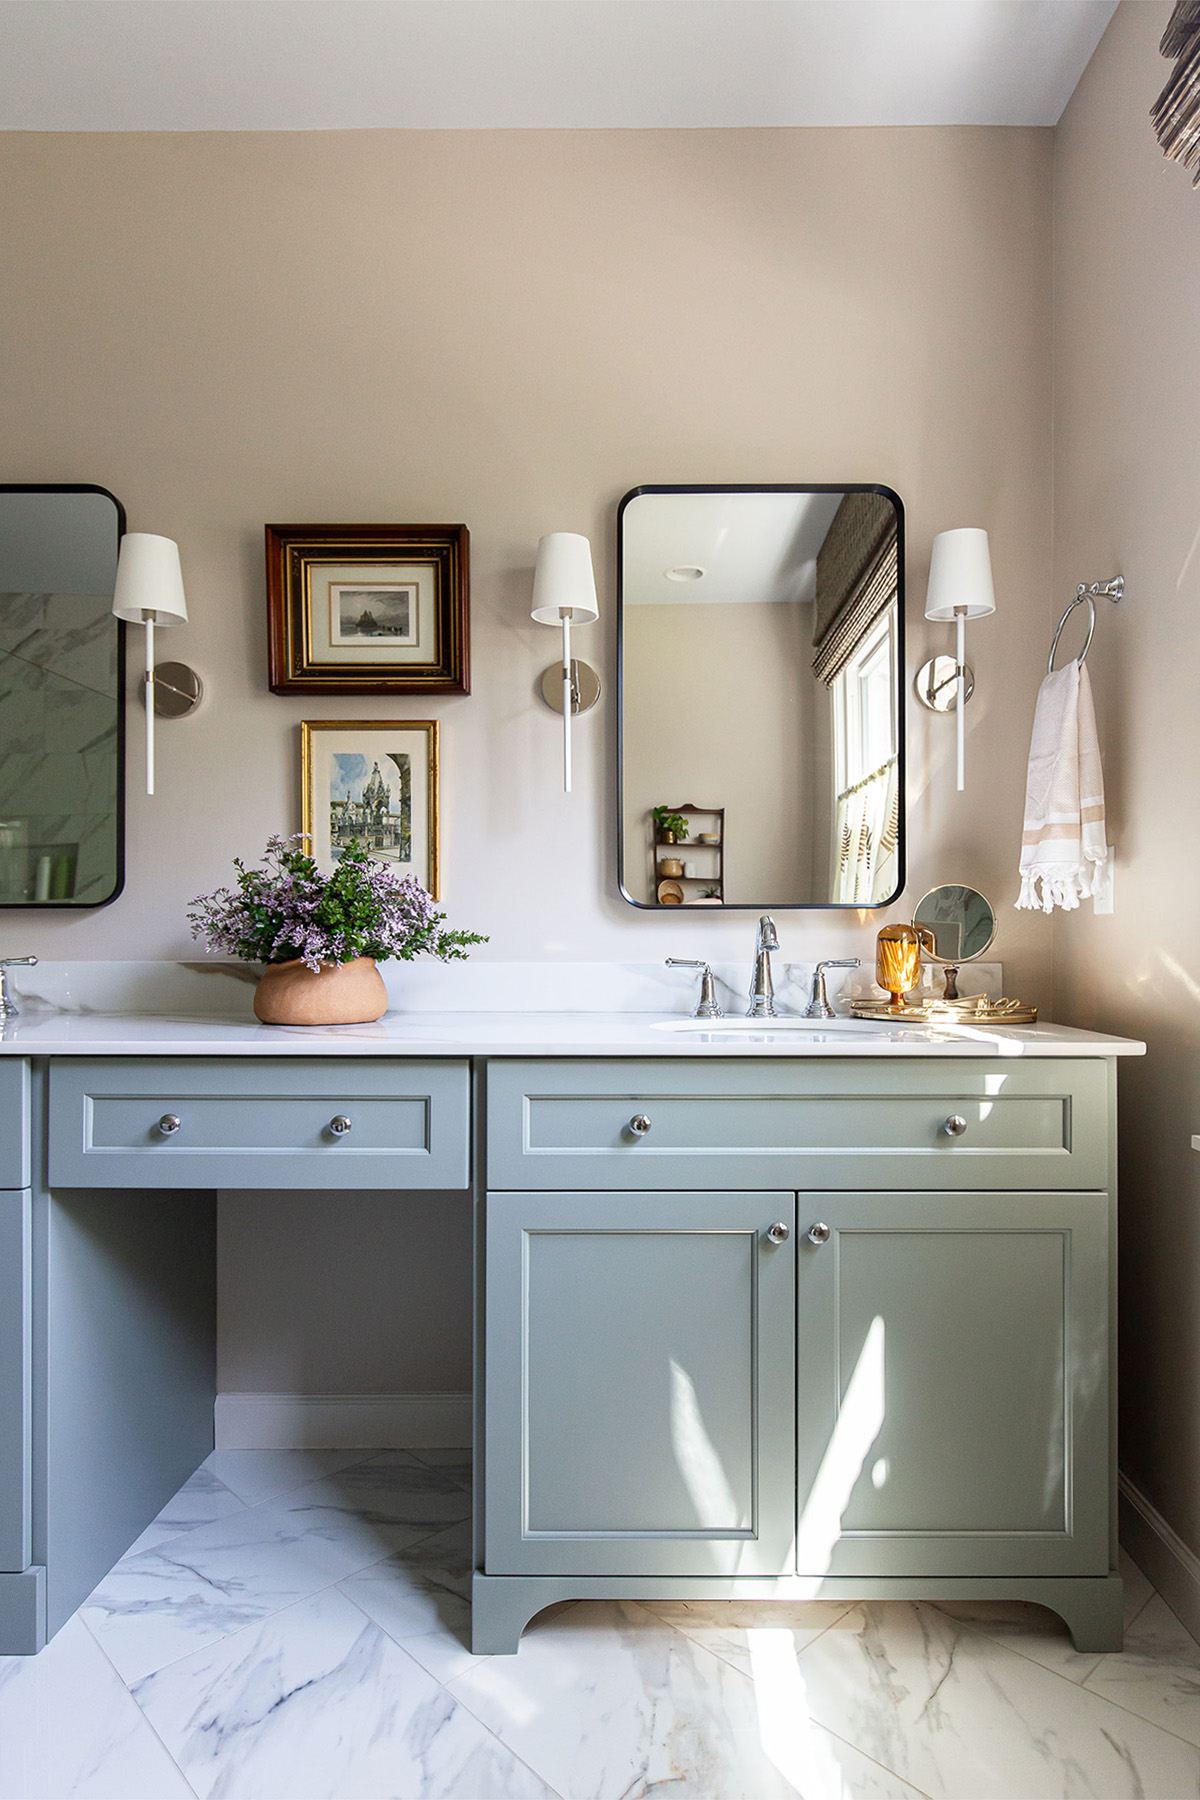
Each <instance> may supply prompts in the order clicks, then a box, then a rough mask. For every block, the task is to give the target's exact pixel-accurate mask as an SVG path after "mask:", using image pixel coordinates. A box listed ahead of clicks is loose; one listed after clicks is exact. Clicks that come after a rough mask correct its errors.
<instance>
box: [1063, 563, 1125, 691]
mask: <svg viewBox="0 0 1200 1800" xmlns="http://www.w3.org/2000/svg"><path fill="white" fill-rule="evenodd" d="M1101 596H1103V598H1104V599H1106V600H1111V601H1112V603H1113V605H1114V606H1119V605H1120V604H1121V601H1122V600H1123V598H1124V596H1125V577H1124V576H1123V575H1114V576H1113V578H1112V580H1111V581H1093V582H1092V584H1091V586H1090V587H1089V586H1088V584H1087V582H1086V581H1081V582H1080V584H1079V588H1078V591H1077V592H1076V595H1075V598H1074V599H1073V600H1072V602H1071V604H1070V606H1068V608H1067V610H1066V612H1065V613H1064V614H1063V616H1062V618H1061V619H1060V620H1059V621H1058V630H1057V631H1056V632H1055V633H1054V641H1053V643H1052V644H1051V645H1050V661H1049V663H1048V664H1047V666H1046V673H1047V674H1048V675H1053V673H1054V656H1055V652H1056V651H1057V649H1058V640H1059V638H1060V637H1061V636H1062V629H1063V626H1064V625H1065V624H1066V622H1067V620H1068V619H1069V618H1070V616H1071V614H1072V613H1073V612H1074V611H1075V608H1076V607H1077V606H1086V607H1087V609H1088V628H1087V636H1086V637H1085V638H1084V640H1083V649H1082V650H1081V651H1080V652H1079V655H1078V656H1077V657H1076V658H1075V662H1076V666H1077V667H1078V668H1082V667H1083V661H1084V658H1085V657H1086V655H1087V653H1088V650H1089V649H1090V648H1091V643H1092V633H1093V632H1094V631H1095V629H1096V601H1097V599H1098V598H1099V597H1101Z"/></svg>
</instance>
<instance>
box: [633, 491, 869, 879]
mask: <svg viewBox="0 0 1200 1800" xmlns="http://www.w3.org/2000/svg"><path fill="white" fill-rule="evenodd" d="M618 538H619V571H620V573H619V580H620V589H619V596H618V634H619V649H618V658H619V681H620V706H619V714H620V717H619V726H618V745H619V749H618V755H619V762H620V770H619V791H620V842H619V868H620V884H621V892H622V893H623V895H624V896H625V898H626V899H627V900H629V901H630V902H632V904H633V905H634V906H646V907H652V906H655V907H656V906H680V905H682V906H745V907H754V908H764V907H787V906H854V907H874V906H886V905H887V904H888V903H889V902H890V901H891V900H893V899H894V898H895V897H896V896H897V895H898V894H899V892H900V890H901V888H902V887H903V885H904V720H903V686H904V684H903V668H904V541H903V540H904V515H903V508H902V507H901V504H900V501H899V499H898V498H897V496H896V495H895V494H894V493H893V492H892V491H891V489H890V488H886V487H878V486H867V485H861V486H860V485H854V484H849V483H848V484H846V485H845V486H838V487H835V486H816V485H814V486H808V487H801V486H795V487H793V486H786V487H784V486H778V487H640V488H635V489H634V490H633V491H632V493H629V494H626V496H625V498H624V499H623V500H622V502H621V505H620V510H619V514H618ZM656 815H657V817H656ZM685 834H686V835H685Z"/></svg>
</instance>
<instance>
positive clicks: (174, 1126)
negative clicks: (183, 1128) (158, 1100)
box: [158, 1113, 182, 1137]
mask: <svg viewBox="0 0 1200 1800" xmlns="http://www.w3.org/2000/svg"><path fill="white" fill-rule="evenodd" d="M181 1123H182V1120H181V1119H180V1118H179V1115H178V1114H177V1113H164V1114H163V1116H162V1118H161V1119H160V1120H159V1121H158V1129H159V1130H160V1131H161V1132H162V1134H163V1136H164V1137H174V1135H175V1133H176V1132H177V1131H178V1130H179V1127H180V1125H181Z"/></svg>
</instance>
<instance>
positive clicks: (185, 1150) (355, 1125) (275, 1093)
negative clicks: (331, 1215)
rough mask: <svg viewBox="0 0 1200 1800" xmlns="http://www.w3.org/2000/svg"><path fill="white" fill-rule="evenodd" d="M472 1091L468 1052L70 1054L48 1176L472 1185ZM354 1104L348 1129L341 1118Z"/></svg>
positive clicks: (135, 1182) (132, 1183) (152, 1183)
mask: <svg viewBox="0 0 1200 1800" xmlns="http://www.w3.org/2000/svg"><path fill="white" fill-rule="evenodd" d="M469 1104H470V1100H469V1079H468V1068H467V1064H466V1063H465V1062H449V1061H447V1062H442V1061H440V1060H439V1061H436V1062H418V1061H400V1060H391V1059H389V1060H386V1061H385V1060H382V1059H380V1060H378V1061H376V1060H374V1059H372V1060H369V1061H368V1060H363V1061H360V1060H358V1059H357V1058H355V1059H340V1058H332V1057H322V1058H313V1059H312V1060H308V1059H307V1058H306V1059H304V1060H303V1061H297V1060H292V1059H290V1058H289V1059H286V1060H285V1059H276V1058H267V1057H263V1058H257V1057H253V1058H251V1057H241V1058H237V1057H229V1058H222V1059H221V1060H219V1061H218V1060H215V1059H214V1060H209V1059H200V1058H163V1059H161V1060H160V1059H157V1058H156V1059H154V1060H153V1061H149V1060H147V1061H142V1060H138V1059H132V1058H120V1057H113V1058H104V1059H102V1060H101V1059H96V1060H86V1059H80V1060H76V1059H74V1058H72V1059H70V1060H67V1059H62V1060H59V1061H56V1062H54V1063H53V1064H52V1066H51V1071H50V1153H49V1168H50V1182H51V1185H52V1186H56V1187H89V1188H105V1187H179V1188H283V1187H294V1188H335V1189H336V1188H464V1187H466V1186H467V1184H468V1181H469V1179H470V1157H469V1143H470V1139H469V1132H468V1116H469ZM343 1118H344V1119H347V1120H349V1122H350V1129H349V1130H348V1131H346V1132H344V1133H343V1134H341V1135H339V1134H338V1133H337V1132H336V1131H334V1130H332V1129H331V1121H333V1120H340V1119H343ZM175 1119H177V1120H178V1122H179V1123H178V1126H177V1127H175V1128H173V1129H172V1128H171V1125H170V1121H172V1120H175ZM160 1122H162V1123H160ZM164 1124H165V1126H166V1129H163V1125H164Z"/></svg>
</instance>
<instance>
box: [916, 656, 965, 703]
mask: <svg viewBox="0 0 1200 1800" xmlns="http://www.w3.org/2000/svg"><path fill="white" fill-rule="evenodd" d="M963 668H964V674H965V678H966V681H965V686H966V691H965V694H964V698H965V699H967V700H969V699H970V698H971V695H972V694H973V693H974V692H975V671H974V670H973V669H972V668H971V666H970V664H969V663H965V664H964V665H963ZM957 676H958V664H957V663H956V662H955V660H954V658H953V657H952V656H931V657H930V659H929V661H928V662H927V663H924V664H922V666H921V668H919V669H918V670H917V674H916V678H915V680H914V681H913V687H914V688H915V689H916V694H917V699H918V700H919V701H920V702H921V704H922V706H927V707H928V708H929V710H930V712H938V713H950V712H954V711H955V710H956V708H957V698H956V695H957V688H958V682H957Z"/></svg>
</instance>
